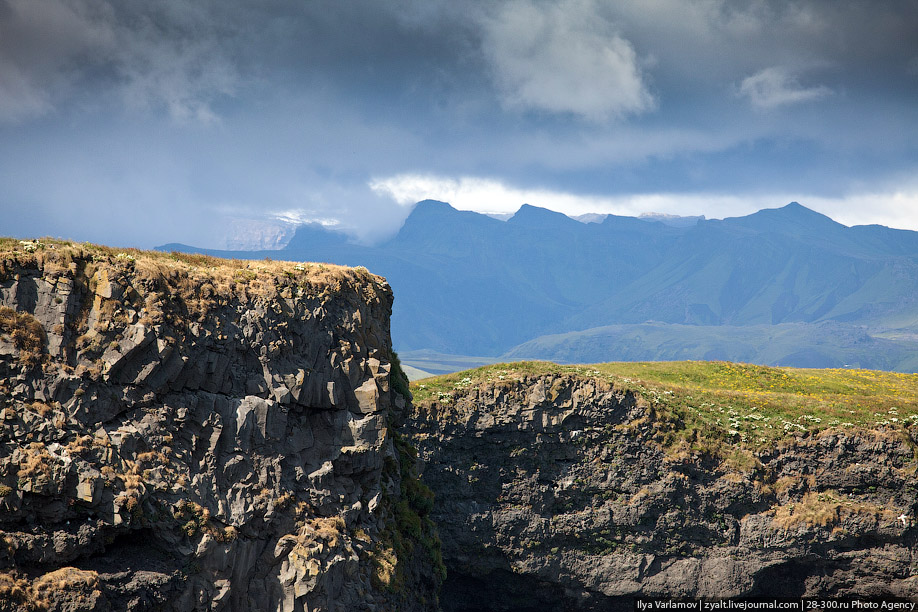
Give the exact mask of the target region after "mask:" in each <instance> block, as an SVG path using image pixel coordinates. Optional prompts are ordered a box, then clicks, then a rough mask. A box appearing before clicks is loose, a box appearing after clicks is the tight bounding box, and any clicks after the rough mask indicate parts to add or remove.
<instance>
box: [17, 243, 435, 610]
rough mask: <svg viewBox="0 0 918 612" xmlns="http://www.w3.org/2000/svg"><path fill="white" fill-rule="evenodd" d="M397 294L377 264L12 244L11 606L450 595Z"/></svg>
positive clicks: (376, 602)
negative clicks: (418, 455)
mask: <svg viewBox="0 0 918 612" xmlns="http://www.w3.org/2000/svg"><path fill="white" fill-rule="evenodd" d="M391 304H392V294H391V292H390V290H389V287H388V285H387V284H386V283H385V281H384V280H383V279H381V278H379V277H375V276H373V275H371V274H369V273H368V272H367V271H366V270H363V269H347V268H340V267H336V266H327V265H317V264H294V263H284V262H269V261H262V262H234V261H222V260H216V259H213V258H208V257H202V256H181V255H171V256H170V255H166V254H153V253H140V252H136V251H125V252H118V251H115V250H112V249H106V248H102V247H94V246H91V245H72V244H69V243H62V242H53V241H46V242H45V243H41V242H37V241H23V242H20V241H13V240H2V241H0V540H2V541H0V610H29V609H32V610H45V609H50V610H153V609H155V610H240V611H241V610H283V611H287V612H289V611H294V610H297V611H299V610H310V611H314V610H329V611H332V610H341V611H344V610H348V611H351V610H396V609H397V610H434V609H436V608H437V590H438V586H439V582H440V580H441V579H442V566H439V565H438V560H439V549H438V545H439V542H438V540H437V538H436V534H435V532H434V530H433V526H432V524H431V523H430V520H429V518H427V516H426V513H427V512H428V510H429V507H430V493H429V491H428V490H426V489H424V488H423V487H421V486H420V485H419V484H418V483H417V481H416V479H415V478H413V472H412V469H413V463H414V459H413V458H412V457H411V456H410V449H409V448H408V447H407V446H406V445H405V444H404V443H401V442H400V441H399V440H398V439H397V435H396V434H394V432H393V431H392V430H391V429H390V428H389V426H388V424H389V421H390V420H391V419H392V418H394V417H395V416H397V413H398V411H399V410H403V409H404V408H405V405H406V401H405V395H406V394H407V388H406V386H405V385H406V384H407V381H405V380H403V379H402V378H401V376H399V375H398V373H397V372H396V371H395V370H393V366H392V358H391V355H392V353H391V344H390V339H389V315H390V311H391ZM399 391H401V392H399Z"/></svg>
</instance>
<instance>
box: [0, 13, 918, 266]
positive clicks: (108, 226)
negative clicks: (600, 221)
mask: <svg viewBox="0 0 918 612" xmlns="http://www.w3.org/2000/svg"><path fill="white" fill-rule="evenodd" d="M916 32H918V2H914V1H912V0H902V1H896V0H881V1H874V0H813V1H799V2H795V1H791V0H643V1H641V2H605V1H600V0H556V1H553V2H547V1H544V0H494V1H492V0H487V1H485V0H388V1H387V0H347V1H342V0H194V1H192V0H160V1H150V0H0V185H2V187H0V235H7V236H17V237H23V238H24V237H33V236H54V237H62V238H68V239H73V240H81V241H82V240H89V241H93V242H100V243H104V244H111V245H116V246H136V247H143V248H148V247H152V246H155V245H159V244H163V243H167V242H183V243H186V244H192V245H197V246H209V247H220V246H225V245H226V244H227V240H228V238H227V236H230V235H236V236H237V237H238V235H239V234H240V233H242V234H246V233H249V234H251V235H252V236H255V238H256V241H257V240H258V239H261V237H263V236H266V235H267V234H269V233H270V227H272V223H275V220H278V221H277V223H280V224H281V225H283V224H284V223H287V224H289V223H292V222H303V221H316V222H320V223H323V224H325V225H327V226H329V227H335V228H338V229H340V230H342V231H345V232H348V233H349V234H351V235H352V236H354V237H355V239H357V240H361V241H364V242H373V241H378V240H381V239H384V238H385V237H387V236H389V235H391V234H392V233H394V232H395V231H397V229H398V227H399V226H400V225H401V223H402V222H403V221H404V219H405V217H406V216H407V215H408V214H409V212H410V210H411V207H412V205H413V204H414V203H415V202H417V201H418V200H421V199H425V198H434V199H439V200H444V201H448V202H450V203H451V204H453V206H455V207H456V208H461V209H467V210H477V211H480V212H492V213H506V212H512V211H514V210H516V209H518V208H519V206H520V205H522V204H523V203H529V204H532V205H536V206H543V207H546V208H551V209H553V210H558V211H560V212H564V213H567V214H571V215H577V214H583V213H590V212H598V213H616V214H630V215H638V214H641V213H648V212H658V213H667V214H682V215H705V216H707V217H709V218H722V217H728V216H738V215H744V214H749V213H752V212H754V211H756V210H759V209H761V208H776V207H779V206H783V205H785V204H787V203H788V202H790V201H798V202H800V203H801V204H803V205H805V206H808V207H809V208H812V209H814V210H818V211H819V212H822V213H824V214H827V215H829V216H831V217H832V218H834V219H836V220H838V221H840V222H842V223H845V224H847V225H853V224H867V223H880V224H884V225H889V226H892V227H899V228H904V229H912V230H918V36H916V35H915V33H916ZM265 228H269V229H265ZM275 239H276V236H275Z"/></svg>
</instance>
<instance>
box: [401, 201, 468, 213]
mask: <svg viewBox="0 0 918 612" xmlns="http://www.w3.org/2000/svg"><path fill="white" fill-rule="evenodd" d="M449 212H457V211H456V209H455V208H453V207H452V206H450V205H449V204H448V203H447V202H441V201H440V200H421V201H420V202H418V203H417V204H415V205H414V208H413V209H412V210H411V214H412V215H420V214H423V215H427V214H444V213H449Z"/></svg>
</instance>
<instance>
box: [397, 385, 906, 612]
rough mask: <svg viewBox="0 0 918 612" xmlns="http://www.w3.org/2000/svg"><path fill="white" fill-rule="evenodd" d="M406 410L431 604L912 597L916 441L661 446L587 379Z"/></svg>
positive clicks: (884, 436)
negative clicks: (415, 452) (724, 454)
mask: <svg viewBox="0 0 918 612" xmlns="http://www.w3.org/2000/svg"><path fill="white" fill-rule="evenodd" d="M415 404H416V406H415V408H414V409H413V411H412V414H411V416H410V418H409V420H408V431H410V434H409V436H408V437H409V438H410V440H411V441H413V442H414V443H415V444H416V445H417V446H418V448H419V450H420V456H421V459H422V460H423V463H424V473H423V480H424V481H425V482H426V483H427V484H428V485H429V486H430V487H431V488H432V489H433V491H434V493H435V494H436V499H437V502H436V504H435V506H434V508H433V512H432V515H433V517H434V519H435V521H436V522H437V523H438V524H439V525H440V533H441V537H442V540H443V555H444V559H445V562H446V565H447V568H448V570H449V577H448V579H447V582H446V584H445V585H444V590H443V595H442V601H443V609H444V610H447V611H472V610H476V611H497V610H501V611H508V610H546V609H569V610H608V609H616V608H617V607H620V608H621V609H627V610H631V609H633V607H632V606H633V603H632V601H633V600H632V598H633V597H634V596H638V595H640V596H668V597H673V596H680V597H692V598H697V597H712V598H715V597H716V598H720V597H735V596H763V595H768V596H774V595H781V596H816V595H820V596H854V595H857V596H890V597H903V598H918V553H916V536H918V532H916V529H915V525H914V517H915V511H916V509H918V507H916V506H918V501H916V500H918V496H916V494H918V486H916V485H918V480H916V478H915V470H916V466H918V462H916V458H915V448H916V444H915V433H916V432H915V430H914V429H912V430H911V431H908V430H906V429H903V428H899V429H884V430H878V431H858V430H855V429H848V430H840V431H831V430H830V431H824V432H822V433H820V434H818V435H803V434H800V435H797V436H790V437H788V439H786V440H785V441H784V442H783V443H782V444H780V445H778V446H777V447H775V448H772V449H771V450H767V451H762V452H760V453H759V454H758V455H757V456H756V457H754V460H752V461H744V460H742V458H733V459H732V460H730V458H729V457H728V458H727V459H726V460H724V459H723V458H718V457H715V456H712V455H705V454H702V453H696V454H692V453H685V452H682V451H680V450H679V449H678V448H675V447H672V448H669V447H666V446H665V444H664V443H663V437H662V436H661V435H660V433H661V431H662V430H663V429H665V426H666V425H665V424H661V423H660V422H659V419H658V415H657V414H655V412H654V410H653V409H652V408H651V407H649V406H648V404H647V403H646V402H644V401H643V400H641V399H639V397H637V396H635V395H634V394H633V393H631V392H628V391H623V390H622V389H619V388H616V387H613V386H612V385H611V384H610V383H609V382H608V381H605V380H602V379H601V378H599V377H596V378H592V377H590V376H585V375H576V374H570V373H564V374H560V373H559V374H548V375H527V374H525V373H523V374H518V375H515V374H513V373H510V372H508V373H507V375H506V376H504V375H501V376H500V377H496V376H495V377H494V379H493V380H491V381H490V382H482V383H481V384H477V383H474V384H472V383H471V379H469V378H466V379H464V380H461V381H459V382H457V383H456V384H455V385H454V388H451V389H449V390H448V391H445V392H444V391H441V392H439V393H437V394H436V395H434V396H433V397H432V398H431V399H429V400H426V401H423V402H417V401H416V402H415ZM747 459H748V457H747Z"/></svg>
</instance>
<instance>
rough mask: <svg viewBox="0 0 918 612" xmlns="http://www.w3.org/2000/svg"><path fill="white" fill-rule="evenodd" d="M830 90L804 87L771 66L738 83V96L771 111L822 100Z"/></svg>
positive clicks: (785, 72) (782, 69)
mask: <svg viewBox="0 0 918 612" xmlns="http://www.w3.org/2000/svg"><path fill="white" fill-rule="evenodd" d="M831 93H832V90H831V89H829V88H828V87H826V86H824V85H814V86H810V87H805V86H803V85H801V84H800V82H799V80H798V79H797V77H796V76H795V75H793V74H790V73H789V72H788V71H787V70H786V69H785V68H782V67H780V66H772V67H770V68H765V69H763V70H760V71H759V72H757V73H755V74H753V75H751V76H748V77H746V78H745V79H743V81H742V83H740V86H739V91H738V94H739V95H740V96H744V97H746V98H748V99H749V101H750V102H751V103H752V105H753V106H754V107H756V108H761V109H766V110H768V109H773V108H776V107H778V106H785V105H788V104H798V103H801V102H808V101H812V100H818V99H820V98H824V97H826V96H828V95H830V94H831Z"/></svg>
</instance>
